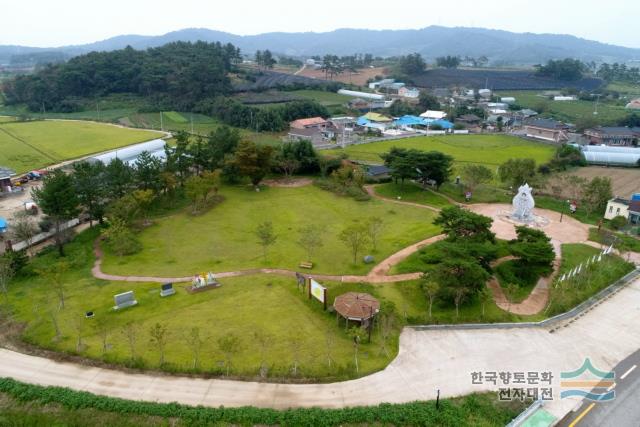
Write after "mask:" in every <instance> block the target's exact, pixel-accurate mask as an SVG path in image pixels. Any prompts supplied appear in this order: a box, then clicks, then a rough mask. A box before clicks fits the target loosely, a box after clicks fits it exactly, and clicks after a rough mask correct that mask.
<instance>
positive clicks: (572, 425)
mask: <svg viewBox="0 0 640 427" xmlns="http://www.w3.org/2000/svg"><path fill="white" fill-rule="evenodd" d="M636 344H639V343H636ZM613 370H614V372H615V378H616V380H615V386H614V387H613V389H614V390H615V392H616V397H615V399H614V400H612V401H610V402H599V403H593V402H591V401H584V402H583V403H582V404H581V405H580V407H579V408H577V409H576V411H575V412H572V413H570V414H569V415H567V416H566V417H565V418H564V419H563V420H562V421H561V422H560V423H558V425H559V426H561V427H576V426H585V427H587V426H589V427H590V426H598V427H637V426H639V425H640V350H639V351H636V352H635V353H633V354H632V355H631V356H629V357H627V358H626V359H624V360H623V361H622V362H620V363H618V365H616V367H615V368H614V369H613ZM596 391H598V392H602V391H603V390H602V389H596Z"/></svg>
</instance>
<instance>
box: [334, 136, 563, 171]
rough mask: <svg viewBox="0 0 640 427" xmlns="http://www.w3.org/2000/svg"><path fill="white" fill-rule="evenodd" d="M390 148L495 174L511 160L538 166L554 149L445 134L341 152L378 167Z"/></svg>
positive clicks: (501, 138)
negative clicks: (435, 155) (436, 154)
mask: <svg viewBox="0 0 640 427" xmlns="http://www.w3.org/2000/svg"><path fill="white" fill-rule="evenodd" d="M392 147H398V148H407V149H411V148H413V149H417V150H423V151H432V150H435V151H441V152H443V153H445V154H449V155H450V156H453V157H454V159H455V162H456V163H458V164H462V163H477V164H484V165H487V166H489V167H490V168H491V169H492V170H494V171H495V168H496V167H497V166H499V165H500V164H502V163H504V162H505V161H507V160H509V159H512V158H532V159H534V160H535V161H536V163H537V164H541V163H545V162H547V161H549V160H550V159H551V157H552V156H553V153H554V150H555V148H554V147H552V146H550V145H546V144H541V143H536V142H531V141H525V140H523V139H520V138H517V137H514V136H509V135H447V136H428V137H427V136H425V137H416V138H406V139H397V140H389V141H381V142H372V143H370V144H361V145H352V146H350V147H347V148H345V149H344V150H343V151H344V153H346V154H347V155H348V156H349V158H351V159H354V160H361V161H366V162H372V163H379V164H380V163H382V159H381V158H380V154H383V153H386V152H388V151H389V150H390V149H391V148H392ZM334 152H335V151H331V153H334ZM337 152H340V151H337Z"/></svg>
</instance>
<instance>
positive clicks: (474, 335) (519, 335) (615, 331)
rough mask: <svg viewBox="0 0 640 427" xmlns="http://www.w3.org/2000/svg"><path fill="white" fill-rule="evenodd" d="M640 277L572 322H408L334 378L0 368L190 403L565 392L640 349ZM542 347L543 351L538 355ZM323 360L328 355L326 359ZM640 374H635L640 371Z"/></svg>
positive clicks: (19, 364)
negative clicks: (535, 378)
mask: <svg viewBox="0 0 640 427" xmlns="http://www.w3.org/2000/svg"><path fill="white" fill-rule="evenodd" d="M638 323H640V279H638V280H636V281H635V282H633V283H631V284H630V285H628V286H627V287H625V288H623V289H622V290H621V291H620V292H618V293H616V294H614V295H613V296H612V297H611V298H609V299H607V300H606V301H604V302H603V303H601V304H599V305H596V306H595V307H594V308H593V309H591V310H590V311H587V312H585V313H584V314H583V315H582V316H581V317H578V318H575V320H574V321H573V322H571V323H569V324H567V327H564V328H560V329H557V330H556V331H555V332H554V333H553V334H550V333H549V331H548V329H546V328H542V327H538V328H518V327H513V328H511V329H509V331H508V333H507V332H506V331H505V330H504V329H501V328H498V327H487V328H482V329H450V328H442V329H429V330H418V329H413V328H405V329H404V330H403V332H402V334H401V336H400V346H399V353H398V356H397V357H396V358H395V359H394V360H393V361H392V362H391V363H390V364H389V365H388V366H387V367H386V368H385V369H384V370H382V371H380V372H377V373H374V374H372V375H368V376H366V377H362V378H359V379H355V380H351V381H344V382H337V383H330V384H274V383H259V382H249V381H232V380H221V379H201V378H190V377H181V376H169V375H165V374H158V373H146V374H139V373H127V372H122V371H118V370H115V369H107V368H101V367H88V366H85V365H79V364H74V363H67V362H57V361H53V360H50V359H46V358H43V357H37V356H30V355H26V354H21V353H18V352H15V351H11V350H7V349H0V377H11V378H14V379H16V380H19V381H24V382H27V383H33V384H41V385H52V386H61V387H69V388H72V389H75V390H81V391H88V392H91V393H95V394H99V395H105V396H112V397H119V398H123V399H130V400H144V401H156V402H179V403H183V404H188V405H205V406H212V407H219V406H221V405H224V406H227V407H238V406H245V405H253V406H259V407H270V408H280V409H282V408H289V407H311V406H316V407H327V408H334V407H348V406H359V405H376V404H380V403H384V402H389V403H401V402H411V401H415V400H428V399H435V397H436V390H440V392H441V397H453V396H460V395H464V394H469V393H473V392H482V391H497V389H498V388H500V387H503V386H502V385H501V384H500V382H498V384H497V385H493V384H491V383H490V382H486V381H485V382H484V383H483V384H480V385H473V384H472V381H471V373H472V372H487V371H496V372H528V371H532V372H548V371H551V372H552V375H553V382H552V386H553V394H554V397H556V398H558V395H559V392H560V388H559V383H560V372H561V371H571V370H575V369H577V368H579V367H580V366H581V365H582V363H583V361H584V359H585V358H587V357H589V358H590V359H591V361H592V362H593V364H594V366H596V367H597V368H598V369H601V370H609V369H611V368H612V367H614V366H615V365H616V364H617V363H619V362H620V361H621V360H623V359H624V358H626V357H627V356H628V355H629V354H631V353H633V352H635V351H636V350H637V346H638V343H639V342H640V328H637V327H635V325H637V324H638ZM534 356H535V357H534ZM317 363H321V362H317ZM634 375H635V373H634ZM576 403H577V400H572V399H564V400H554V401H552V402H547V403H546V404H545V409H546V410H548V411H550V412H552V413H553V414H554V415H555V416H557V417H558V418H561V417H562V416H563V415H564V414H565V413H567V412H568V411H570V410H571V409H572V408H573V407H574V406H575V405H576Z"/></svg>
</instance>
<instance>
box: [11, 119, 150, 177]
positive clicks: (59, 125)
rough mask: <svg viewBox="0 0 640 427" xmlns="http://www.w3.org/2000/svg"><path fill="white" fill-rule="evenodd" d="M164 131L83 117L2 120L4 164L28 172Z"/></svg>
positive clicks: (148, 137)
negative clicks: (76, 118) (94, 121)
mask: <svg viewBox="0 0 640 427" xmlns="http://www.w3.org/2000/svg"><path fill="white" fill-rule="evenodd" d="M160 136H161V135H160V134H159V133H156V132H150V131H146V130H138V129H124V128H121V127H117V126H112V125H106V124H99V123H91V122H82V121H49V120H47V121H32V122H7V123H0V164H2V165H4V166H8V167H10V168H13V169H15V170H16V172H19V173H20V172H26V171H28V170H30V169H35V168H39V167H44V166H47V165H51V164H55V163H58V162H61V161H64V160H68V159H73V158H77V157H82V156H86V155H89V154H92V153H97V152H101V151H105V150H110V149H113V148H118V147H123V146H126V145H130V144H135V143H137V142H142V141H148V140H150V139H154V138H158V137H160Z"/></svg>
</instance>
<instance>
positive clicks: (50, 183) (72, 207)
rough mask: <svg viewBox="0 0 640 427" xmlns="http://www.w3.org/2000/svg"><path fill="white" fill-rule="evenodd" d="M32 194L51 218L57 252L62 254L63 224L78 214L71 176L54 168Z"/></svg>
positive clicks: (76, 198)
mask: <svg viewBox="0 0 640 427" xmlns="http://www.w3.org/2000/svg"><path fill="white" fill-rule="evenodd" d="M32 194H33V198H34V200H35V201H36V203H37V204H38V206H40V208H41V209H42V212H43V213H44V214H46V215H47V216H49V218H51V219H52V220H53V223H54V227H55V233H54V239H55V242H56V246H57V247H58V253H59V254H60V256H64V241H63V239H62V232H63V231H64V229H65V227H64V225H65V224H66V223H67V222H68V221H71V220H72V219H73V218H75V217H76V216H77V215H78V204H79V201H78V197H77V196H76V192H75V190H74V186H73V178H72V177H71V176H70V175H67V174H66V173H64V172H63V171H62V170H60V169H56V170H55V171H53V172H52V173H51V174H49V175H47V176H46V177H45V178H44V181H43V184H42V187H40V188H34V189H33V190H32Z"/></svg>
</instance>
